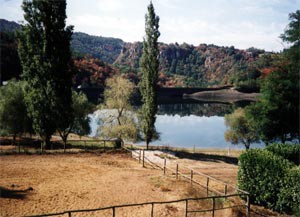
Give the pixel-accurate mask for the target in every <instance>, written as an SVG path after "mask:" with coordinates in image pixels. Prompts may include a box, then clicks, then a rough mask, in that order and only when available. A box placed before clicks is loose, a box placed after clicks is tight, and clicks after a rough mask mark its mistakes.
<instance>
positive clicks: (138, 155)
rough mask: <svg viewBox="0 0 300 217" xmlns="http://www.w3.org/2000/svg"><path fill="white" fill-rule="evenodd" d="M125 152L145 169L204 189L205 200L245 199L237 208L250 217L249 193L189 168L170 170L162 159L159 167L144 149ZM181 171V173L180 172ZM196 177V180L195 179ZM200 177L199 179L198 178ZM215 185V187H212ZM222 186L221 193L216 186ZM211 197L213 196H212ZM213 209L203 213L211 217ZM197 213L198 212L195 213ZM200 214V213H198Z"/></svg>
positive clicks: (180, 167)
mask: <svg viewBox="0 0 300 217" xmlns="http://www.w3.org/2000/svg"><path fill="white" fill-rule="evenodd" d="M125 149H126V150H128V151H130V152H131V153H132V157H133V158H135V159H137V160H138V161H139V163H141V164H142V165H143V167H145V165H146V164H147V165H149V166H151V167H153V168H159V169H161V170H162V171H163V174H164V175H166V174H167V172H168V171H170V172H171V175H173V176H175V178H176V179H178V178H179V177H183V178H184V179H185V180H186V181H188V182H190V184H191V185H198V186H200V187H202V188H203V189H205V191H206V196H207V197H204V198H203V199H205V198H210V195H214V196H216V197H217V198H224V199H229V198H231V197H237V196H239V197H243V198H245V199H246V203H245V204H244V205H238V206H245V207H246V215H247V216H250V200H249V193H248V192H246V191H243V190H241V189H239V188H238V187H236V186H235V185H232V184H229V183H226V182H224V181H222V180H219V179H217V178H215V177H211V176H209V175H206V174H204V173H201V172H199V171H195V170H193V169H191V168H188V167H185V166H180V165H179V164H178V163H176V168H174V169H173V168H171V167H168V166H167V159H166V158H164V159H163V164H162V165H159V164H158V163H157V162H153V161H151V160H150V159H149V158H147V157H146V156H145V150H144V149H138V150H129V149H127V148H125ZM180 170H182V172H181V171H180ZM197 176H198V178H197ZM199 177H200V178H199ZM213 184H215V185H213ZM220 185H221V186H222V191H221V190H220V189H217V188H216V186H220ZM212 197H213V196H212ZM233 207H234V206H231V207H227V208H226V209H229V208H233ZM213 210H214V208H213V209H212V210H206V211H205V212H208V211H211V212H212V216H214V211H213ZM197 212H198V211H197ZM199 212H200V211H199Z"/></svg>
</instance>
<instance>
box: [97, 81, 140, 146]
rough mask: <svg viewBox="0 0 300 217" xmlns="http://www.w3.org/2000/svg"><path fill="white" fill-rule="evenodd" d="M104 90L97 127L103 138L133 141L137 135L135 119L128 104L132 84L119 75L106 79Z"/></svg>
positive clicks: (132, 87)
mask: <svg viewBox="0 0 300 217" xmlns="http://www.w3.org/2000/svg"><path fill="white" fill-rule="evenodd" d="M106 86H107V88H106V89H105V92H104V105H103V109H104V110H103V111H105V115H104V116H103V117H102V118H101V120H100V121H101V123H102V124H101V125H100V127H99V129H98V130H99V131H100V135H101V136H103V137H105V138H118V139H120V140H121V141H123V140H124V139H127V140H133V141H135V140H136V139H137V137H138V127H137V121H136V120H135V119H136V118H135V116H134V113H133V112H132V108H131V106H130V104H129V100H130V97H131V95H132V93H133V90H134V85H133V84H132V83H131V82H130V81H128V80H126V79H124V78H122V77H121V76H120V75H117V76H114V77H112V78H109V79H107V81H106Z"/></svg>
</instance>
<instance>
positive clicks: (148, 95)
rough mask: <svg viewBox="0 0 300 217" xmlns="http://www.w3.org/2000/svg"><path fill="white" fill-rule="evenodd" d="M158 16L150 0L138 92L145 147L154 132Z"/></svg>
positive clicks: (157, 61) (157, 65)
mask: <svg viewBox="0 0 300 217" xmlns="http://www.w3.org/2000/svg"><path fill="white" fill-rule="evenodd" d="M158 28H159V17H158V16H156V14H155V11H154V7H153V4H152V1H151V2H150V5H149V6H148V14H146V16H145V31H146V36H145V38H144V42H143V55H142V58H141V63H140V66H141V70H142V80H141V83H140V92H141V94H142V101H143V105H142V109H141V111H142V115H143V121H142V131H143V134H144V137H145V140H146V145H147V148H148V147H149V143H150V141H151V140H152V139H153V135H154V132H155V126H154V124H155V120H156V113H157V80H158V67H159V50H158V42H157V40H158V37H159V36H160V32H159V30H158Z"/></svg>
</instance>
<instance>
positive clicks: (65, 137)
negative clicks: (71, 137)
mask: <svg viewBox="0 0 300 217" xmlns="http://www.w3.org/2000/svg"><path fill="white" fill-rule="evenodd" d="M67 137H68V136H64V137H63V138H62V139H63V142H64V153H66V146H67Z"/></svg>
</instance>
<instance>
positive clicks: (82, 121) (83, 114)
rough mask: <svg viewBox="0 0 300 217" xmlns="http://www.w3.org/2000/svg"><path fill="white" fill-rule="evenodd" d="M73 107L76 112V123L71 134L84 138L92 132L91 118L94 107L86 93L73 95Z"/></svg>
mask: <svg viewBox="0 0 300 217" xmlns="http://www.w3.org/2000/svg"><path fill="white" fill-rule="evenodd" d="M72 107H73V112H74V122H73V127H72V130H71V132H73V133H75V134H77V135H79V136H84V135H88V134H90V132H91V127H90V118H89V116H88V114H90V113H91V111H92V109H93V105H92V104H91V103H90V102H89V101H88V99H87V98H86V96H85V94H84V93H77V92H75V91H73V93H72Z"/></svg>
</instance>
